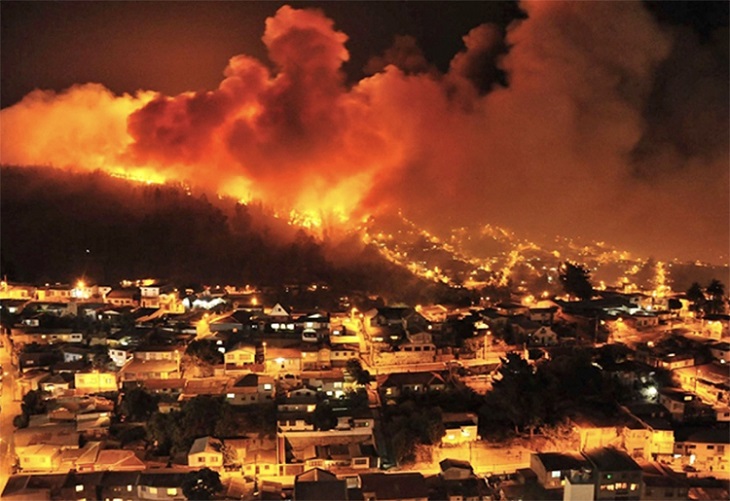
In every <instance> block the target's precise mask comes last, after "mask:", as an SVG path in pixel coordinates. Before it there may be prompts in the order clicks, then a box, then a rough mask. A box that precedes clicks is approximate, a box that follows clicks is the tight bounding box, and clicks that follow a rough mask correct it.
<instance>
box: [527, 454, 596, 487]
mask: <svg viewBox="0 0 730 501" xmlns="http://www.w3.org/2000/svg"><path fill="white" fill-rule="evenodd" d="M588 464H589V463H588V461H587V460H586V459H585V458H584V457H583V456H581V455H580V454H574V453H570V452H565V453H562V452H539V453H533V454H531V455H530V469H531V470H532V471H533V472H535V475H536V476H537V481H538V483H539V484H540V485H541V486H542V487H543V488H545V489H561V488H563V486H564V485H565V479H566V478H568V477H569V476H570V474H571V472H572V471H574V470H580V469H582V468H585V467H586V466H588Z"/></svg>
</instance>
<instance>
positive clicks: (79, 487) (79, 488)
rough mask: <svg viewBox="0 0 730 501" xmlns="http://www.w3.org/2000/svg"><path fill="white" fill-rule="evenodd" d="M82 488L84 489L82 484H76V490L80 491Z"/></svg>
mask: <svg viewBox="0 0 730 501" xmlns="http://www.w3.org/2000/svg"><path fill="white" fill-rule="evenodd" d="M83 490H84V486H83V485H81V484H79V485H77V486H76V492H81V491H83Z"/></svg>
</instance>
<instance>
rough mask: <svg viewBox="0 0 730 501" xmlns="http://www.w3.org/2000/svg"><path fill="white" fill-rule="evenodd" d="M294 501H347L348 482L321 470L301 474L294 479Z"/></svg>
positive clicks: (315, 469) (316, 469)
mask: <svg viewBox="0 0 730 501" xmlns="http://www.w3.org/2000/svg"><path fill="white" fill-rule="evenodd" d="M292 499H293V500H294V501H347V500H348V499H349V496H348V491H347V482H346V481H345V480H339V479H338V478H337V476H335V475H334V474H332V473H330V472H328V471H326V470H323V469H321V468H314V469H311V470H308V471H305V472H303V473H300V474H299V475H297V476H296V477H295V478H294V492H293V494H292Z"/></svg>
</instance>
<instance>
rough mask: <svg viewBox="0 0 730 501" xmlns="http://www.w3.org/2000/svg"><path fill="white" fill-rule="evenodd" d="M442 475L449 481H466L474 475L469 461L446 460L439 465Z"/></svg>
mask: <svg viewBox="0 0 730 501" xmlns="http://www.w3.org/2000/svg"><path fill="white" fill-rule="evenodd" d="M439 467H440V468H441V473H440V475H441V476H442V477H443V478H445V479H447V480H464V479H467V478H469V477H471V476H473V475H474V468H472V466H471V464H470V463H469V461H461V460H458V459H444V460H442V461H441V462H440V463H439Z"/></svg>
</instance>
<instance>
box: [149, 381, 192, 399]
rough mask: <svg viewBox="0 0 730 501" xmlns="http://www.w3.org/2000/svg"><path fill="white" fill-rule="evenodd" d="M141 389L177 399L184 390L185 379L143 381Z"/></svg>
mask: <svg viewBox="0 0 730 501" xmlns="http://www.w3.org/2000/svg"><path fill="white" fill-rule="evenodd" d="M142 388H144V389H145V391H147V392H149V393H154V394H157V395H170V396H172V397H174V398H178V397H179V396H180V395H181V394H182V393H183V391H184V389H185V379H182V378H180V379H145V380H144V381H142Z"/></svg>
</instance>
